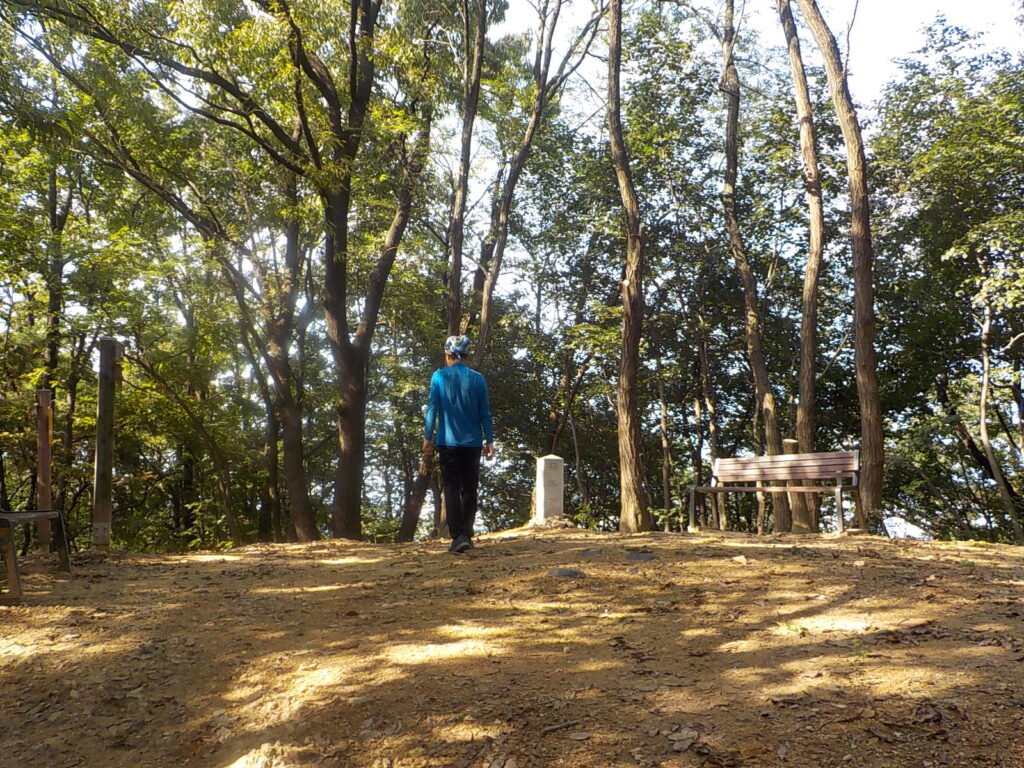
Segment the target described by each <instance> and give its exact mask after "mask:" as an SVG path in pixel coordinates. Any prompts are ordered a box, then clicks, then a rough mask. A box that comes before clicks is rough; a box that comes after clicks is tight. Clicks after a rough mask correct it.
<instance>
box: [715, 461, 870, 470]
mask: <svg viewBox="0 0 1024 768" xmlns="http://www.w3.org/2000/svg"><path fill="white" fill-rule="evenodd" d="M857 467H858V462H856V461H852V460H851V461H846V460H843V461H836V460H829V461H798V462H792V463H789V464H787V463H785V462H780V461H744V462H742V463H738V462H726V461H721V460H719V461H718V463H717V464H715V468H716V469H718V470H719V471H722V472H726V471H728V472H736V471H739V470H744V469H766V470H777V471H780V472H796V471H799V470H801V469H820V470H822V471H824V470H826V469H831V470H833V471H834V470H836V469H845V470H855V469H857Z"/></svg>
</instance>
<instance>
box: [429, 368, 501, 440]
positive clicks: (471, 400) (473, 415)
mask: <svg viewBox="0 0 1024 768" xmlns="http://www.w3.org/2000/svg"><path fill="white" fill-rule="evenodd" d="M435 426H436V427H437V438H436V439H435V438H434V428H435ZM481 436H482V437H484V438H486V439H487V442H488V443H493V442H494V422H493V419H492V417H491V406H490V404H489V402H488V399H487V382H486V381H485V380H484V377H483V376H481V375H480V374H479V373H477V372H476V371H474V370H473V369H471V368H467V367H466V366H465V365H464V364H463V363H455V364H453V365H449V366H448V367H446V368H441V369H440V370H437V371H434V375H433V376H432V377H431V379H430V397H429V399H428V401H427V423H426V428H425V429H424V430H423V437H424V439H426V440H433V441H434V443H435V444H436V445H448V446H467V447H471V448H479V447H481V446H482V445H483V440H482V439H481Z"/></svg>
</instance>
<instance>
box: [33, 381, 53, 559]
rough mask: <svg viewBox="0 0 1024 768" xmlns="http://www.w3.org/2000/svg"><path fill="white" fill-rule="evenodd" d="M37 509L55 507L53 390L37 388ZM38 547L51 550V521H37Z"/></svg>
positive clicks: (46, 550) (44, 550)
mask: <svg viewBox="0 0 1024 768" xmlns="http://www.w3.org/2000/svg"><path fill="white" fill-rule="evenodd" d="M36 445H37V452H36V456H37V465H36V509H50V508H52V507H53V451H52V446H53V392H51V391H50V390H48V389H37V390H36ZM36 547H37V548H38V549H41V550H42V551H43V552H49V551H50V521H49V520H40V521H39V522H37V523H36Z"/></svg>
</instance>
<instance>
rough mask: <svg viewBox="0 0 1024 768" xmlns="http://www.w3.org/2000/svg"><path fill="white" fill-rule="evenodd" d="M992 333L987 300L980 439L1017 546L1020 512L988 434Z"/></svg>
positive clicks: (1021, 538) (1022, 540)
mask: <svg viewBox="0 0 1024 768" xmlns="http://www.w3.org/2000/svg"><path fill="white" fill-rule="evenodd" d="M991 333H992V306H991V304H990V303H989V302H988V301H987V300H986V301H985V309H984V315H983V317H982V321H981V397H980V399H979V402H978V431H979V433H980V436H981V445H982V447H983V448H984V449H985V458H987V459H988V464H989V466H990V467H991V468H992V475H993V479H994V480H995V481H996V487H997V488H998V489H999V500H1000V501H1001V502H1002V505H1003V511H1004V512H1005V513H1006V516H1007V518H1009V520H1010V525H1011V527H1012V528H1013V540H1014V541H1015V542H1016V543H1018V544H1024V529H1022V528H1021V523H1020V516H1019V514H1018V512H1017V505H1016V504H1015V503H1014V497H1013V494H1012V493H1011V490H1010V484H1009V482H1007V480H1006V476H1005V475H1004V474H1003V470H1002V467H1001V466H1000V463H999V459H998V458H996V454H995V451H994V450H993V448H992V440H991V439H990V438H989V434H988V397H989V388H990V382H991V366H992V356H991V349H990V346H989V343H990V342H989V337H990V335H991Z"/></svg>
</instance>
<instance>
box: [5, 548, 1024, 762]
mask: <svg viewBox="0 0 1024 768" xmlns="http://www.w3.org/2000/svg"><path fill="white" fill-rule="evenodd" d="M651 555H653V557H650V556H651ZM73 563H74V566H75V572H74V574H73V576H72V577H71V578H66V577H64V576H63V575H61V574H58V573H56V572H54V571H52V570H51V569H50V567H49V563H47V562H45V561H44V560H43V559H42V558H31V557H30V558H28V560H27V561H26V562H25V568H24V571H25V574H26V585H27V589H26V605H24V606H18V607H6V608H0V630H2V637H0V681H2V685H0V713H2V716H3V719H4V721H5V722H4V729H3V732H2V735H0V764H2V765H3V766H4V767H5V768H7V767H10V768H14V767H15V766H17V767H18V768H22V767H25V768H29V767H31V768H35V767H36V766H39V767H40V768H42V767H43V766H46V767H47V768H51V767H54V766H61V767H66V768H70V767H71V766H96V767H97V768H99V767H102V768H112V767H115V766H126V767H128V766H130V767H131V768H147V767H149V766H154V767H162V766H180V767H181V768H192V767H193V766H194V767H197V768H198V767H202V768H206V767H210V768H228V767H229V766H230V767H231V768H293V767H295V768H298V767H300V766H301V767H303V768H304V767H305V766H346V767H347V766H353V767H355V768H427V767H428V766H431V767H433V766H438V767H439V766H453V767H454V766H462V767H464V768H531V767H533V768H542V767H544V766H571V767H572V768H592V767H599V766H664V767H667V766H672V767H681V766H743V767H744V768H748V767H749V768H756V767H758V766H795V767H801V768H802V767H807V768H812V767H813V768H829V767H831V766H837V767H838V766H892V767H893V768H906V767H908V766H913V767H915V768H916V767H920V768H930V767H931V766H935V767H936V768H938V766H955V767H958V768H961V767H970V768H973V767H974V766H1001V767H1003V768H1021V767H1022V766H1024V729H1022V727H1021V725H1022V722H1024V632H1022V629H1024V619H1022V615H1024V591H1022V586H1024V557H1022V554H1021V553H1020V551H1019V550H1016V549H1013V548H1010V547H1004V546H995V545H984V544H973V545H971V544H947V543H919V542H908V541H892V542H890V541H885V540H881V539H874V538H845V539H837V538H816V537H797V536H787V537H765V538H761V539H757V538H754V537H747V536H742V535H734V534H724V535H722V534H713V535H712V534H708V535H679V534H647V535H637V536H625V535H611V534H596V533H590V532H583V531H575V530H570V529H552V530H534V531H529V530H519V531H510V532H506V533H503V534H494V535H491V536H485V537H482V538H481V540H480V541H479V542H478V548H477V549H476V550H474V551H473V552H471V553H469V554H468V555H466V556H462V557H458V556H453V555H449V554H448V553H447V552H446V551H445V547H444V545H443V544H441V543H429V544H412V545H404V546H397V545H371V544H354V543H346V542H340V541H330V542H322V543H318V544H315V545H259V546H252V547H247V548H245V549H242V550H236V551H233V552H231V553H226V554H220V553H216V554H195V555H175V556H156V555H153V556H148V555H125V554H110V555H100V554H96V553H85V554H81V555H78V556H76V557H74V558H73ZM556 569H563V570H566V569H575V570H579V571H582V572H583V573H584V574H585V575H584V576H582V577H579V576H576V577H573V576H566V575H559V572H558V571H557V570H556Z"/></svg>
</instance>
